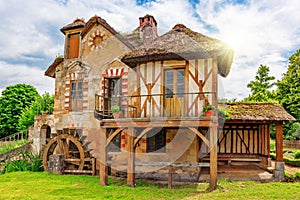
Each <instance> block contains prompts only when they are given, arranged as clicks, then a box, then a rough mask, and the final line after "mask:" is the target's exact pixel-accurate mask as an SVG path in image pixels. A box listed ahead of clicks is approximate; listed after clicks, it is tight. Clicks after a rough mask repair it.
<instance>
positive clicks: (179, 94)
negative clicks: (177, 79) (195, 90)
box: [176, 85, 184, 97]
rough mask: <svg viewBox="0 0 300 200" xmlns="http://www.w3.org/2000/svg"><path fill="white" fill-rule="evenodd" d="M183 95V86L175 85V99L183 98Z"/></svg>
mask: <svg viewBox="0 0 300 200" xmlns="http://www.w3.org/2000/svg"><path fill="white" fill-rule="evenodd" d="M183 93H184V85H177V93H176V94H177V95H176V96H177V97H183V95H184V94H183Z"/></svg>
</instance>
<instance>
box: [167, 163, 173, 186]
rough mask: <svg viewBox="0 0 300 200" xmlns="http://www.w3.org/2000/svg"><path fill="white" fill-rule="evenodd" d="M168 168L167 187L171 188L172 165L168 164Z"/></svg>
mask: <svg viewBox="0 0 300 200" xmlns="http://www.w3.org/2000/svg"><path fill="white" fill-rule="evenodd" d="M168 168H169V177H168V188H169V189H171V188H172V181H173V167H172V166H171V165H170V166H168Z"/></svg>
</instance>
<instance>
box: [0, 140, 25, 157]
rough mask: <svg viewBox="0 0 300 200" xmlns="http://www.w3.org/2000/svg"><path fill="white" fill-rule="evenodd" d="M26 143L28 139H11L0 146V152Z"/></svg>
mask: <svg viewBox="0 0 300 200" xmlns="http://www.w3.org/2000/svg"><path fill="white" fill-rule="evenodd" d="M26 143H28V140H25V139H23V140H16V141H11V142H9V143H7V144H3V145H1V146H0V154H3V153H6V152H8V151H10V150H13V149H16V148H18V147H21V146H23V145H24V144H26Z"/></svg>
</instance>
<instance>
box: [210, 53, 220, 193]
mask: <svg viewBox="0 0 300 200" xmlns="http://www.w3.org/2000/svg"><path fill="white" fill-rule="evenodd" d="M211 91H212V92H214V95H213V97H212V105H213V106H215V108H216V109H215V110H214V116H215V117H214V118H213V119H212V120H211V123H212V125H211V127H210V131H209V133H210V135H209V139H210V142H209V143H210V185H209V189H210V191H212V190H215V189H217V182H218V142H217V140H218V126H219V124H218V59H217V58H216V57H214V58H213V62H212V88H211Z"/></svg>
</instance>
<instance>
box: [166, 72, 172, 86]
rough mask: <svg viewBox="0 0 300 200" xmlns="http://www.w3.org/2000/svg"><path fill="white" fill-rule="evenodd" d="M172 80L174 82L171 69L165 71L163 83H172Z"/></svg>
mask: <svg viewBox="0 0 300 200" xmlns="http://www.w3.org/2000/svg"><path fill="white" fill-rule="evenodd" d="M173 82H174V77H173V71H171V70H169V71H165V83H166V84H167V85H169V84H173Z"/></svg>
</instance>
